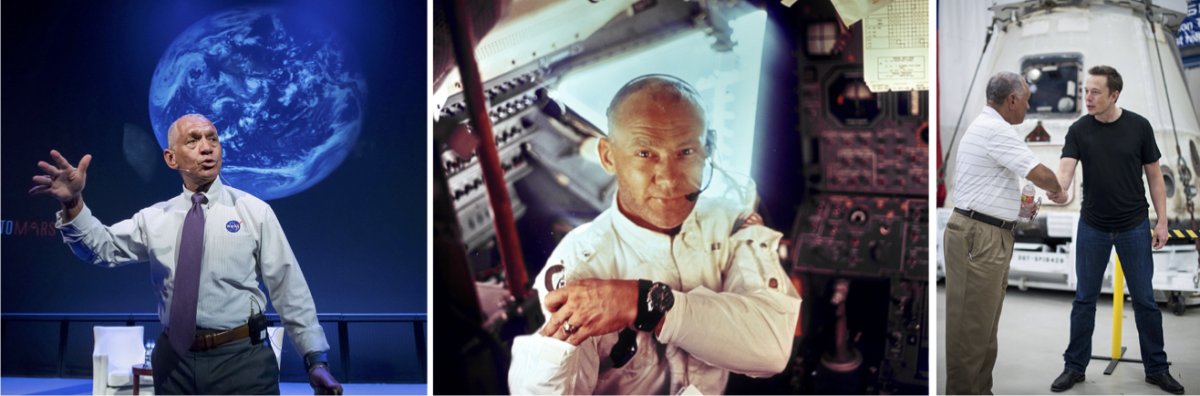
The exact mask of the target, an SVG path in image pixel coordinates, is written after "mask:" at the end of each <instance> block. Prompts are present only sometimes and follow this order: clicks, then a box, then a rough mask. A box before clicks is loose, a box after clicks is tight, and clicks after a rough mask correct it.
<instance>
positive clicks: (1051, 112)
mask: <svg viewBox="0 0 1200 396" xmlns="http://www.w3.org/2000/svg"><path fill="white" fill-rule="evenodd" d="M1081 58H1082V57H1081V56H1080V55H1079V54H1053V55H1035V56H1030V57H1026V58H1024V59H1023V60H1021V75H1022V76H1024V77H1025V82H1026V83H1029V91H1030V96H1029V111H1027V112H1026V114H1028V115H1030V116H1032V117H1034V118H1059V117H1061V118H1067V117H1075V116H1076V115H1078V114H1079V111H1080V110H1079V109H1080V107H1081V106H1080V103H1079V97H1080V89H1081V87H1082V86H1083V82H1082V81H1081V80H1080V78H1081V77H1082V74H1081V73H1080V71H1081V70H1082V69H1083V63H1082V61H1081Z"/></svg>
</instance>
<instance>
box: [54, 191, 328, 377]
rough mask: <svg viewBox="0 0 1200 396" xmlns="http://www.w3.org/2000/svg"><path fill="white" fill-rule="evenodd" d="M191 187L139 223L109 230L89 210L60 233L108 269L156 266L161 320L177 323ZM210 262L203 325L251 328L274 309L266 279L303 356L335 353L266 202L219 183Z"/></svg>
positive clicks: (204, 271)
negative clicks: (174, 307) (252, 320)
mask: <svg viewBox="0 0 1200 396" xmlns="http://www.w3.org/2000/svg"><path fill="white" fill-rule="evenodd" d="M193 193H194V192H192V191H188V190H187V189H186V188H185V189H184V191H183V192H182V193H180V194H179V195H177V196H175V197H174V198H171V199H169V200H166V201H163V202H159V203H157V204H154V205H153V206H151V207H148V208H145V209H142V210H140V211H138V212H137V213H136V214H134V215H133V218H131V219H128V220H124V221H121V222H119V223H116V224H114V225H112V226H105V225H104V224H102V223H101V222H100V220H98V219H96V218H95V217H94V216H92V212H91V210H90V209H88V208H87V206H84V208H83V210H82V211H80V213H79V215H78V216H76V217H75V218H74V219H72V220H71V221H69V222H63V221H62V212H61V211H60V212H59V213H58V215H57V218H58V222H57V224H56V227H57V228H58V229H59V231H60V232H61V233H62V236H63V241H64V242H66V243H67V245H69V246H70V247H71V251H72V252H74V253H75V256H77V257H79V258H80V259H82V260H83V261H87V262H89V263H92V264H94V265H98V266H103V267H117V266H121V265H125V264H130V263H141V262H149V263H150V272H151V281H152V282H153V284H154V288H155V291H156V292H157V294H158V297H159V300H158V318H159V321H161V322H162V323H163V326H166V325H167V323H169V321H170V314H171V309H170V307H171V296H172V295H173V294H174V285H175V261H176V258H177V257H178V255H179V238H180V235H181V233H182V230H183V220H184V217H185V216H186V215H187V212H188V210H189V209H191V205H192V203H191V199H190V197H191V195H192V194H193ZM204 195H205V196H207V197H208V203H206V204H204V257H203V258H202V259H201V272H200V291H199V300H198V302H197V307H196V326H197V327H202V328H206V329H217V330H225V329H231V328H234V327H237V326H241V325H243V324H245V323H246V319H247V318H248V317H249V316H250V314H251V312H252V311H253V312H259V311H261V310H263V309H265V307H266V296H264V295H263V292H262V291H261V290H260V289H259V288H258V277H259V276H262V280H263V282H264V283H265V284H266V286H267V290H268V292H269V293H270V295H271V302H272V303H273V304H274V306H275V310H276V311H277V312H279V317H280V319H281V320H282V321H283V324H284V327H285V328H286V329H287V335H288V337H290V338H291V339H292V342H293V344H294V345H295V346H296V348H297V349H298V350H300V351H301V354H302V355H307V354H309V353H312V352H324V351H327V350H329V343H328V341H326V338H325V330H324V329H322V328H321V325H320V323H319V322H317V309H316V306H315V305H314V304H313V298H312V293H310V292H309V290H308V283H307V282H306V281H305V280H304V274H303V273H302V272H300V265H299V264H298V263H297V262H296V256H295V255H294V254H292V248H291V245H289V244H288V241H287V237H285V236H284V234H283V228H282V227H281V226H280V225H279V220H278V219H277V218H276V217H275V212H274V211H272V210H271V207H270V205H267V203H266V202H263V201H262V200H260V199H258V198H255V197H254V196H252V195H250V194H247V193H246V192H244V191H241V190H238V189H235V188H232V187H228V186H225V185H223V184H222V183H221V180H220V179H219V178H218V180H216V181H214V182H213V184H212V185H211V186H210V187H209V188H208V191H207V192H205V193H204Z"/></svg>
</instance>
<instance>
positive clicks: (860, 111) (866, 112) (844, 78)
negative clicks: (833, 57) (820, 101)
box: [825, 70, 883, 127]
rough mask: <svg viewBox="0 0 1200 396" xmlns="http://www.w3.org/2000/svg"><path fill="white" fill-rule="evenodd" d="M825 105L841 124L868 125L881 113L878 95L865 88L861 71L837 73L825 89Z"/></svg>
mask: <svg viewBox="0 0 1200 396" xmlns="http://www.w3.org/2000/svg"><path fill="white" fill-rule="evenodd" d="M825 100H826V103H825V107H826V108H827V109H828V110H829V115H831V116H833V118H834V119H836V120H837V121H838V122H839V123H841V125H844V126H850V127H862V126H868V125H871V124H872V123H874V122H875V120H877V119H878V118H879V116H880V115H881V114H882V113H883V111H882V110H881V108H880V107H881V106H880V102H879V96H878V95H876V94H875V93H874V92H871V89H870V88H867V83H866V81H865V80H863V75H862V72H861V71H858V70H854V71H845V72H841V73H839V74H838V76H837V78H835V79H833V81H832V82H831V83H829V85H828V86H827V87H826V89H825Z"/></svg>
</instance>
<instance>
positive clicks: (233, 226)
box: [225, 220, 242, 232]
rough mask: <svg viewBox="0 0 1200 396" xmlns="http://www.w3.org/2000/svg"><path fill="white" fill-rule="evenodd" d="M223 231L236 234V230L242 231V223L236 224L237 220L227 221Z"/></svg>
mask: <svg viewBox="0 0 1200 396" xmlns="http://www.w3.org/2000/svg"><path fill="white" fill-rule="evenodd" d="M225 229H226V230H229V232H238V230H240V229H242V223H238V221H237V220H229V222H228V223H225Z"/></svg>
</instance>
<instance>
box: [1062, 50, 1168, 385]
mask: <svg viewBox="0 0 1200 396" xmlns="http://www.w3.org/2000/svg"><path fill="white" fill-rule="evenodd" d="M1088 74H1089V76H1088V78H1087V82H1086V84H1085V85H1084V87H1085V89H1086V99H1087V109H1088V115H1085V116H1083V117H1082V118H1080V119H1079V120H1078V121H1075V123H1074V124H1072V125H1071V128H1070V129H1069V130H1068V131H1067V138H1066V143H1065V144H1064V145H1063V152H1062V160H1061V162H1060V165H1059V171H1058V175H1059V178H1060V180H1059V182H1060V183H1061V184H1062V185H1063V190H1064V191H1066V190H1067V187H1068V186H1070V184H1071V179H1072V178H1073V177H1074V175H1075V165H1076V164H1077V163H1082V164H1083V173H1084V174H1085V175H1087V178H1085V179H1083V203H1082V205H1081V206H1082V208H1083V210H1082V213H1081V215H1082V216H1081V218H1080V220H1079V230H1078V235H1077V237H1076V239H1075V275H1076V279H1077V283H1076V286H1075V301H1074V303H1072V306H1071V340H1070V344H1069V345H1068V346H1067V350H1066V352H1065V353H1063V359H1064V360H1065V362H1066V364H1065V369H1064V370H1063V373H1062V374H1060V375H1059V376H1058V378H1057V379H1055V380H1054V383H1053V384H1052V385H1051V386H1050V390H1052V391H1055V392H1062V391H1064V390H1067V389H1070V388H1071V387H1072V386H1074V385H1075V384H1076V383H1078V382H1082V381H1083V379H1084V371H1085V370H1086V369H1087V364H1088V361H1089V360H1091V355H1092V330H1093V329H1094V328H1095V324H1096V300H1097V299H1098V298H1099V297H1100V287H1101V283H1102V281H1103V279H1104V270H1105V269H1106V268H1107V267H1108V260H1109V253H1110V252H1111V251H1112V248H1113V246H1116V248H1117V256H1118V257H1119V258H1120V261H1121V268H1122V269H1123V270H1124V273H1125V281H1126V283H1127V284H1128V285H1129V294H1130V297H1132V299H1133V308H1134V312H1135V318H1136V322H1137V329H1138V340H1139V341H1140V344H1139V345H1140V346H1141V350H1142V365H1143V367H1144V369H1145V372H1146V382H1149V383H1151V384H1155V385H1158V386H1159V387H1160V388H1162V389H1163V390H1165V391H1167V392H1171V393H1175V394H1183V386H1182V385H1180V384H1179V382H1177V381H1175V379H1174V378H1172V377H1171V374H1170V372H1168V371H1167V369H1168V368H1169V366H1168V363H1167V353H1166V352H1164V351H1163V344H1164V341H1163V329H1162V312H1160V311H1159V310H1158V304H1157V303H1155V301H1154V289H1153V285H1152V284H1151V278H1152V277H1153V276H1154V262H1153V260H1152V259H1151V252H1150V248H1151V246H1153V248H1154V249H1160V248H1162V247H1163V245H1165V244H1166V243H1167V213H1166V210H1167V208H1166V206H1167V205H1166V186H1165V183H1164V181H1163V176H1162V169H1161V168H1159V165H1158V160H1159V158H1160V157H1162V154H1161V153H1160V152H1159V151H1158V144H1157V143H1156V142H1155V141H1154V129H1153V128H1152V127H1151V126H1150V122H1149V121H1147V120H1146V119H1145V118H1144V117H1142V116H1140V115H1137V114H1135V113H1134V112H1132V111H1129V110H1124V109H1122V108H1120V107H1117V106H1116V102H1117V98H1118V97H1119V96H1120V95H1121V89H1122V81H1121V75H1120V74H1119V73H1117V71H1116V70H1115V69H1113V68H1112V67H1109V66H1096V67H1093V68H1091V69H1090V70H1088ZM1143 172H1144V173H1145V176H1146V180H1147V182H1148V183H1149V185H1150V199H1151V200H1152V201H1153V202H1154V212H1155V213H1156V214H1157V218H1158V220H1157V222H1156V224H1155V226H1154V234H1153V241H1151V238H1152V237H1151V234H1150V222H1149V220H1148V217H1149V212H1148V211H1147V209H1148V207H1149V205H1147V204H1146V190H1145V189H1144V188H1143V184H1142V174H1143ZM1060 194H1065V193H1060Z"/></svg>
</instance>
